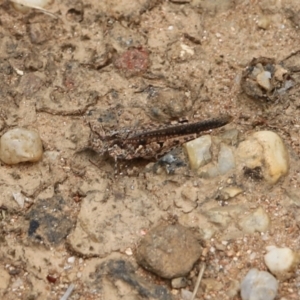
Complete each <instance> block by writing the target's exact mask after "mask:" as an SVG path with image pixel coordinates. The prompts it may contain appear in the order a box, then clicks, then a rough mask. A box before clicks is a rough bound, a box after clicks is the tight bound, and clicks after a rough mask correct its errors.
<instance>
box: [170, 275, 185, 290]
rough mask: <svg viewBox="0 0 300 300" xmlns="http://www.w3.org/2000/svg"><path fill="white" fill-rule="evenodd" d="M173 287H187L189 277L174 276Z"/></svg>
mask: <svg viewBox="0 0 300 300" xmlns="http://www.w3.org/2000/svg"><path fill="white" fill-rule="evenodd" d="M171 285H172V288H173V289H181V288H185V287H186V286H187V285H188V282H187V279H186V278H185V277H178V278H174V279H172V281H171Z"/></svg>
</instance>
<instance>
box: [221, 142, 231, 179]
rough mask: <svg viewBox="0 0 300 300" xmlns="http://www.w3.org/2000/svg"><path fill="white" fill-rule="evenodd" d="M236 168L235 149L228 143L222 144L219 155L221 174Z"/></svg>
mask: <svg viewBox="0 0 300 300" xmlns="http://www.w3.org/2000/svg"><path fill="white" fill-rule="evenodd" d="M234 168H235V158H234V154H233V151H232V150H231V148H230V147H229V146H227V145H226V144H223V143H222V144H221V148H220V152H219V155H218V169H219V172H220V174H226V173H227V172H228V171H229V170H231V169H234Z"/></svg>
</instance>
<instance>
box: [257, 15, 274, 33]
mask: <svg viewBox="0 0 300 300" xmlns="http://www.w3.org/2000/svg"><path fill="white" fill-rule="evenodd" d="M270 23H271V22H270V18H269V17H268V16H261V17H259V18H258V20H257V26H258V27H259V28H261V29H265V30H266V29H268V27H269V26H270Z"/></svg>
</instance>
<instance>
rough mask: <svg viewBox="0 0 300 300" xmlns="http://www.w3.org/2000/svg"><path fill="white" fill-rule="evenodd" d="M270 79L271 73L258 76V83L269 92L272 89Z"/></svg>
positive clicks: (267, 72)
mask: <svg viewBox="0 0 300 300" xmlns="http://www.w3.org/2000/svg"><path fill="white" fill-rule="evenodd" d="M270 79H271V73H270V72H269V71H263V72H261V73H259V74H258V75H257V76H256V80H257V83H258V84H259V85H260V86H261V87H262V88H264V89H265V90H267V91H269V90H270V89H271V83H270Z"/></svg>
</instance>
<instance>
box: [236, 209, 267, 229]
mask: <svg viewBox="0 0 300 300" xmlns="http://www.w3.org/2000/svg"><path fill="white" fill-rule="evenodd" d="M240 226H241V227H242V229H243V231H244V232H245V233H254V232H256V231H258V232H265V231H267V230H268V229H269V227H270V218H269V216H268V214H267V213H266V212H265V211H264V210H263V209H262V208H261V207H259V208H258V209H257V210H256V211H254V212H253V213H252V214H250V215H248V216H246V217H244V218H242V220H241V221H240Z"/></svg>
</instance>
